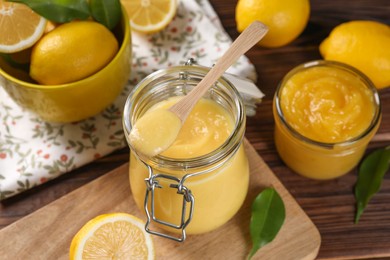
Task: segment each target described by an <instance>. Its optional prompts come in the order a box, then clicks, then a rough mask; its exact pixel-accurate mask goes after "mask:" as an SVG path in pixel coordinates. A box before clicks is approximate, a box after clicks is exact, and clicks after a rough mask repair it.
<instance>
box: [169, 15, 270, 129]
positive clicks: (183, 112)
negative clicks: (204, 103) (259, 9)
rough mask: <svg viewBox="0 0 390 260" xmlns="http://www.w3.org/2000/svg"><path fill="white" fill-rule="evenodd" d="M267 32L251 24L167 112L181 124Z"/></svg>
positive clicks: (264, 26)
mask: <svg viewBox="0 0 390 260" xmlns="http://www.w3.org/2000/svg"><path fill="white" fill-rule="evenodd" d="M267 32H268V28H267V26H266V25H264V24H263V23H261V22H259V21H255V22H253V23H251V24H250V25H249V26H248V27H247V28H246V29H245V30H244V31H243V32H242V33H241V34H240V35H239V36H238V37H237V39H236V40H235V41H234V42H233V43H232V45H231V46H230V48H229V49H228V50H227V51H226V52H225V54H224V55H223V56H222V57H221V58H220V59H219V60H218V61H217V62H216V63H215V65H214V66H213V67H212V68H211V69H210V71H209V72H208V73H207V74H206V76H205V77H204V78H203V79H202V80H201V81H200V82H199V84H198V85H197V86H196V87H195V88H194V89H192V90H191V91H190V92H189V93H188V94H187V95H186V96H185V97H184V98H182V99H181V100H180V101H179V102H178V103H176V104H175V105H173V106H172V107H171V108H170V109H169V110H170V111H172V112H173V113H175V114H176V115H177V116H178V117H179V118H180V120H181V121H182V123H183V122H184V121H185V120H186V118H187V116H188V114H189V113H190V112H191V110H192V108H193V106H194V105H195V104H196V103H197V102H198V100H199V99H200V98H201V97H202V96H203V95H204V94H205V93H206V92H207V90H208V89H209V88H210V87H211V86H212V85H213V84H214V82H215V81H217V80H218V78H219V77H221V75H222V74H223V73H224V72H225V71H226V70H227V69H228V68H229V67H230V66H231V65H232V64H233V63H234V62H235V61H236V60H237V59H238V58H239V57H240V56H241V55H243V54H244V53H246V52H247V51H248V50H249V49H250V48H251V47H252V46H253V45H255V44H256V43H258V42H259V41H260V40H261V39H262V38H263V37H264V35H265V34H266V33H267Z"/></svg>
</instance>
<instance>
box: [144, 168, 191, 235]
mask: <svg viewBox="0 0 390 260" xmlns="http://www.w3.org/2000/svg"><path fill="white" fill-rule="evenodd" d="M146 166H147V168H148V171H149V178H146V179H145V182H146V194H145V201H144V208H145V212H146V216H147V221H146V225H145V230H146V231H147V232H148V233H151V234H154V235H158V236H161V237H164V238H169V239H172V240H174V241H178V242H183V241H184V240H185V239H186V230H185V229H186V227H187V225H188V224H189V223H190V221H191V219H192V216H193V210H194V202H195V200H194V196H193V195H192V193H191V190H189V189H188V188H187V187H185V186H184V185H183V183H184V180H185V179H186V178H183V179H179V178H176V177H174V176H170V175H166V174H155V175H153V169H152V167H150V166H149V165H147V164H146ZM159 179H168V180H171V181H174V182H177V184H175V183H172V184H170V185H169V188H173V189H177V194H180V195H182V196H183V203H182V209H181V221H180V225H175V224H172V223H169V222H166V221H164V220H161V219H158V218H157V217H156V215H155V189H156V188H159V189H163V188H164V187H163V186H161V185H160V183H159ZM149 199H150V210H149V207H148V202H149ZM188 204H189V216H188V218H187V219H186V211H187V206H188ZM153 221H154V222H156V223H159V224H161V225H165V226H168V227H170V228H173V229H178V230H181V236H180V237H175V236H172V235H169V234H164V233H161V232H158V231H154V230H151V229H150V228H149V226H150V225H151V223H152V222H153Z"/></svg>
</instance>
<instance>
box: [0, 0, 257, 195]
mask: <svg viewBox="0 0 390 260" xmlns="http://www.w3.org/2000/svg"><path fill="white" fill-rule="evenodd" d="M230 44H231V39H230V37H229V36H228V34H227V33H226V32H225V31H224V29H223V27H222V26H221V24H220V21H219V18H218V17H217V15H216V13H215V11H214V10H213V8H212V6H211V5H210V3H209V2H208V1H207V0H181V1H179V6H178V10H177V14H176V17H175V18H174V20H173V21H172V22H171V23H170V24H169V25H168V27H167V28H165V29H164V30H163V31H161V32H159V33H156V34H151V35H144V34H139V33H136V32H132V45H133V56H132V72H131V75H129V81H128V84H127V85H126V86H125V87H124V89H123V91H122V93H121V94H120V95H119V96H118V98H117V99H116V100H115V102H114V103H113V104H111V105H110V106H108V107H107V108H106V109H105V110H104V111H103V112H102V113H100V114H99V115H96V116H94V117H91V118H88V119H86V120H83V121H80V122H75V123H68V124H59V123H48V122H44V121H42V120H40V119H39V118H38V117H37V116H35V115H34V114H32V113H30V112H29V111H27V110H24V109H23V108H21V107H19V106H18V105H17V104H15V103H14V102H13V101H12V99H11V98H10V97H9V96H8V94H7V93H6V92H5V90H4V89H3V88H2V87H0V200H3V199H5V198H8V197H11V196H14V195H16V194H18V193H21V192H23V191H25V190H28V189H30V188H32V187H35V186H38V185H40V184H42V183H45V182H47V181H49V180H51V179H54V178H56V177H58V176H60V175H61V174H64V173H68V172H71V171H72V170H73V169H76V168H78V167H80V166H82V165H85V164H87V163H89V162H91V161H93V160H96V159H98V158H100V157H102V156H105V155H107V154H109V153H111V152H113V151H115V150H117V149H120V148H123V147H125V146H126V145H127V144H126V141H125V138H124V133H123V130H122V119H121V116H122V108H123V106H124V103H125V99H126V97H127V96H128V94H129V93H130V91H131V90H132V88H133V87H134V86H135V85H136V84H137V82H139V81H140V80H141V79H143V78H144V77H145V76H147V75H148V74H150V73H151V72H153V71H155V70H158V69H162V68H166V67H170V66H176V65H180V64H183V63H184V62H185V61H186V60H187V59H189V58H194V59H195V60H196V61H197V62H198V64H201V65H204V66H211V65H212V64H213V63H215V61H216V60H217V59H218V58H219V57H220V56H221V55H222V54H223V53H224V51H225V50H226V49H227V48H228V47H229V46H230ZM229 72H230V73H233V74H236V75H239V76H241V77H245V78H250V79H252V80H255V79H256V73H255V70H254V67H253V65H252V64H251V63H250V62H249V60H248V59H247V58H246V57H245V56H242V57H241V58H240V59H239V60H238V61H237V63H236V64H235V65H233V66H232V67H231V68H230V69H229Z"/></svg>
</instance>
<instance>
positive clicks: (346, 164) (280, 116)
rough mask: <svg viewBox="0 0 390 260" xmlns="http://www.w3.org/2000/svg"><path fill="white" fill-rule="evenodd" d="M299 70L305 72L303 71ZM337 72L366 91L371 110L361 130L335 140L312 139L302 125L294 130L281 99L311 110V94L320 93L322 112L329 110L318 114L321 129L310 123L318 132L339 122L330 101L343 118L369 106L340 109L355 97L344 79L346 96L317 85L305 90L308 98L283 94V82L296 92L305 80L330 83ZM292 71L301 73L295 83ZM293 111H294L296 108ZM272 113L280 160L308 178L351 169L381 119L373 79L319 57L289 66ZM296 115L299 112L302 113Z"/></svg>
mask: <svg viewBox="0 0 390 260" xmlns="http://www.w3.org/2000/svg"><path fill="white" fill-rule="evenodd" d="M313 68H329V69H330V70H331V72H330V73H329V75H330V76H329V75H327V76H323V75H320V74H318V75H317V74H315V73H312V72H313V70H312V69H313ZM302 73H306V74H305V75H304V74H302ZM337 73H347V74H342V75H344V76H348V77H353V79H354V80H356V83H357V84H360V85H361V86H363V87H362V89H363V90H364V91H365V92H364V93H368V94H367V96H368V97H369V99H370V102H369V103H370V106H371V105H372V113H371V112H370V118H369V117H368V116H367V118H369V119H368V120H367V121H366V122H367V125H368V126H367V127H364V128H362V131H361V132H360V133H359V134H357V135H356V136H351V137H349V138H347V139H346V140H337V141H335V142H332V141H331V142H324V141H318V140H315V139H314V138H313V137H308V134H307V133H306V132H305V130H303V128H302V129H300V130H297V128H295V127H293V123H292V122H291V121H294V122H295V119H294V120H289V119H287V118H286V114H285V112H286V111H283V109H282V107H283V105H284V104H283V103H284V102H286V103H288V102H289V103H290V104H292V103H293V102H306V103H307V104H308V105H309V106H310V107H311V108H313V109H314V110H315V109H317V107H316V106H317V103H314V101H313V97H314V98H316V97H315V96H316V95H322V96H318V97H317V98H318V100H320V102H328V101H329V104H328V105H329V112H325V114H327V113H329V114H327V115H321V116H322V117H324V118H325V117H326V118H327V120H324V124H325V126H324V127H323V129H321V130H318V129H314V128H315V127H317V126H310V127H313V129H314V130H315V131H318V132H321V131H326V130H330V131H336V130H335V129H336V124H337V127H339V128H340V127H341V128H342V125H341V124H340V122H339V121H338V119H335V120H333V118H332V116H333V114H332V113H334V112H332V111H331V109H332V106H333V105H340V109H341V110H340V111H341V112H339V114H340V115H341V117H343V118H344V117H345V116H346V117H348V114H354V113H355V112H356V111H359V109H360V110H361V111H360V112H356V113H357V114H356V115H355V116H356V118H359V116H360V115H363V114H362V113H363V112H365V111H364V110H365V109H368V108H370V107H366V106H360V107H359V106H354V107H353V109H352V111H342V109H343V108H344V107H343V106H345V107H347V104H346V103H347V102H350V100H351V99H353V98H355V97H354V96H355V94H354V93H353V86H352V85H351V84H349V85H348V83H346V85H348V86H347V87H345V89H348V88H350V89H352V90H350V89H349V90H347V91H351V93H352V94H351V96H350V97H346V96H345V95H344V93H343V92H342V91H341V92H340V93H338V92H337V93H332V91H333V89H329V90H327V91H325V92H324V93H320V92H322V90H321V89H320V88H319V89H318V91H313V92H311V93H310V94H308V96H310V98H308V99H307V100H305V98H301V99H299V100H294V101H292V98H291V100H288V99H289V98H287V97H289V96H287V95H286V96H283V94H282V92H283V91H284V88H286V85H287V84H290V85H291V84H295V86H296V87H297V89H294V91H291V93H292V94H293V95H297V92H298V91H302V92H305V91H308V90H307V89H304V85H307V84H324V85H321V88H322V87H324V88H325V87H326V86H325V85H326V84H333V83H330V82H329V81H333V80H334V78H337ZM296 75H299V77H302V78H300V81H298V82H299V84H296V83H297V81H295V83H291V82H292V81H291V80H292V78H293V77H296ZM302 75H303V76H302ZM306 76H307V77H308V78H307V79H310V82H305V78H304V77H306ZM344 76H343V77H344ZM294 79H296V78H294ZM294 79H293V80H294ZM337 80H338V79H337ZM340 80H341V83H340V84H344V82H343V81H344V80H345V78H343V79H342V78H341V77H340ZM312 82H315V83H312ZM354 82H355V81H354ZM337 84H339V83H337ZM337 84H336V85H337ZM335 88H338V86H336V87H335ZM342 88H343V89H342V90H343V91H344V86H343V87H342ZM297 90H298V91H297ZM332 95H335V96H334V97H335V100H332V98H330V97H331V96H332ZM283 97H284V99H283ZM328 98H329V99H328ZM326 99H328V100H326ZM338 102H339V103H340V104H339V103H338ZM343 102H344V103H343ZM370 109H371V108H370ZM325 110H326V109H325ZM293 112H294V113H295V112H300V111H293ZM273 113H274V119H275V145H276V148H277V151H278V153H279V155H280V157H281V158H282V160H283V161H284V162H285V163H286V165H287V166H288V167H289V168H290V169H292V170H293V171H295V172H296V173H298V174H300V175H303V176H305V177H308V178H312V179H320V180H326V179H332V178H336V177H339V176H342V175H344V174H346V173H348V172H349V171H350V170H352V169H353V168H354V167H355V166H356V165H357V164H358V163H359V161H360V159H361V158H362V156H363V154H364V152H365V149H366V147H367V144H368V143H369V142H370V140H371V139H372V137H373V136H374V135H375V133H376V131H377V129H378V127H379V124H380V121H381V106H380V100H379V96H378V93H377V90H376V88H375V87H374V85H373V83H372V82H371V81H370V80H369V79H368V78H367V77H366V76H365V75H364V74H362V73H361V72H360V71H358V70H356V69H354V68H353V67H351V66H348V65H346V64H343V63H339V62H332V61H322V60H321V61H312V62H308V63H305V64H302V65H300V66H298V67H296V68H294V69H293V70H291V71H290V72H289V73H288V74H287V75H286V76H285V77H284V78H283V79H282V81H281V83H280V84H279V86H278V88H277V90H276V93H275V96H274V103H273ZM310 113H315V111H314V112H307V111H305V114H310ZM359 113H361V114H359ZM290 114H291V113H290ZM334 114H337V113H334ZM371 114H372V115H371ZM300 115H302V113H301V114H300ZM290 118H292V117H290ZM303 118H305V116H301V117H300V118H299V120H303V121H305V120H306V119H303ZM308 118H310V117H308ZM306 121H310V120H306ZM306 121H305V123H306ZM333 123H335V125H332V124H333ZM327 127H329V128H327ZM354 127H355V128H356V129H358V128H357V127H359V124H358V123H357V124H356V126H354ZM339 128H337V129H339ZM341 128H340V129H341ZM307 129H308V130H307V131H309V132H310V131H311V129H310V128H307ZM320 134H321V133H320ZM324 135H325V133H324Z"/></svg>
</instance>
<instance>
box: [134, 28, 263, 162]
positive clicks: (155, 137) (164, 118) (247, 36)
mask: <svg viewBox="0 0 390 260" xmlns="http://www.w3.org/2000/svg"><path fill="white" fill-rule="evenodd" d="M267 31H268V28H267V26H265V25H264V24H263V23H261V22H258V21H255V22H253V23H252V24H250V25H249V26H248V27H247V28H246V29H245V30H244V31H243V32H242V33H241V34H240V35H239V36H238V37H237V39H236V40H235V41H234V42H233V43H232V45H231V46H230V48H229V49H228V50H227V51H226V53H225V54H224V55H223V56H222V57H221V58H220V59H219V60H218V61H217V63H216V64H215V65H214V67H212V68H211V69H210V71H209V72H208V73H207V74H206V76H205V77H204V78H203V79H202V80H201V81H200V82H199V84H198V85H197V86H196V87H195V88H193V89H192V90H191V91H190V92H189V93H188V94H187V95H186V96H185V97H183V98H182V99H181V100H180V101H179V102H177V103H176V104H175V105H173V106H172V107H170V108H169V109H168V110H158V111H153V112H151V113H146V114H145V115H144V116H142V117H141V118H140V119H139V120H137V122H136V123H135V125H134V127H133V128H132V130H131V131H130V134H129V141H130V146H131V147H132V148H134V150H135V151H136V152H137V153H141V154H144V155H146V156H150V157H151V156H155V155H157V154H159V153H161V152H163V151H165V150H166V149H168V147H169V146H171V144H172V143H173V142H174V141H175V140H176V137H177V135H178V134H179V132H180V129H181V127H182V125H183V123H184V122H185V120H186V118H187V117H188V115H189V114H190V112H191V110H192V109H193V107H194V106H195V104H196V103H197V102H198V101H199V99H200V98H201V97H202V96H203V95H204V94H205V93H206V92H207V90H208V89H209V88H210V87H211V86H212V85H213V84H214V82H215V81H217V80H218V78H219V77H221V75H222V74H223V73H224V72H225V71H226V70H227V69H228V68H229V67H230V66H231V65H232V64H233V63H234V62H235V61H236V60H237V59H238V58H239V57H240V56H241V55H243V54H244V53H246V52H247V51H248V50H249V49H250V48H251V47H252V46H253V45H255V44H256V43H258V42H259V41H260V40H261V39H262V38H263V37H264V35H265V34H266V33H267Z"/></svg>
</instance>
